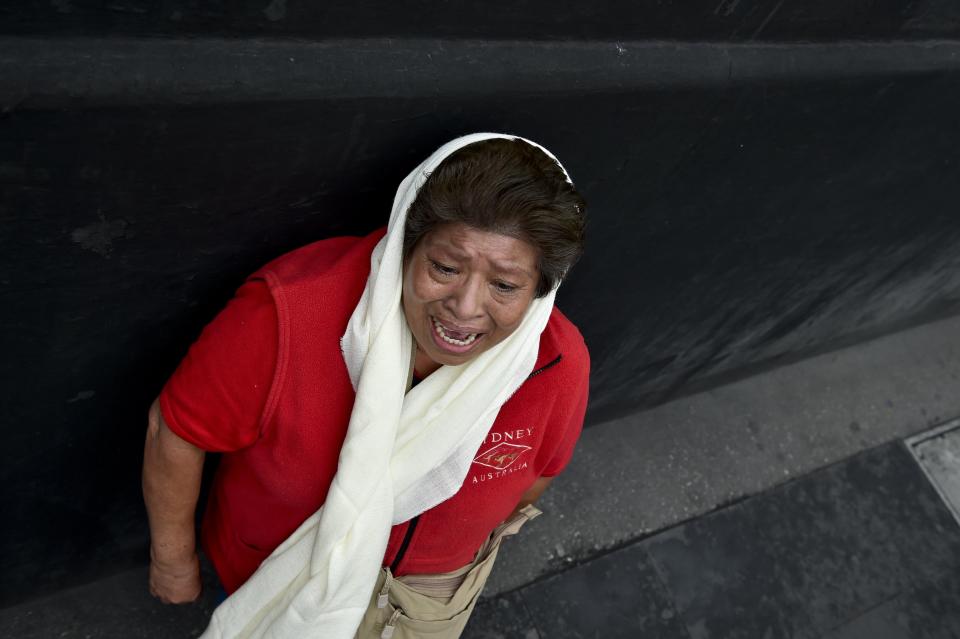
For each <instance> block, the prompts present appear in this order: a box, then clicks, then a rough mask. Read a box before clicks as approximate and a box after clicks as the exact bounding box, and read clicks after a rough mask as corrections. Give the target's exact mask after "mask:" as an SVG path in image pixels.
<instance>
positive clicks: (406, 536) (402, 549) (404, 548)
mask: <svg viewBox="0 0 960 639" xmlns="http://www.w3.org/2000/svg"><path fill="white" fill-rule="evenodd" d="M418 521H420V515H417V516H416V517H414V518H413V519H411V520H410V525H409V526H407V532H406V533H405V534H404V535H403V543H401V544H400V550H398V551H397V556H396V557H394V558H393V563H392V564H390V572H391V573H393V574H397V568H399V567H400V561H401V560H403V556H404V555H405V554H406V552H407V547H408V546H410V540H411V539H412V538H413V531H414V529H415V528H416V527H417V522H418Z"/></svg>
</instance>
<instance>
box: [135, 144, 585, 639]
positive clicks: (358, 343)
mask: <svg viewBox="0 0 960 639" xmlns="http://www.w3.org/2000/svg"><path fill="white" fill-rule="evenodd" d="M583 206H584V205H583V200H582V199H581V198H580V196H579V195H578V194H577V192H576V191H575V190H574V188H573V184H572V182H570V180H569V177H568V176H567V175H566V172H565V171H564V170H563V168H562V167H561V166H560V164H559V163H558V162H557V161H556V159H555V158H554V157H553V156H552V155H550V154H549V152H547V151H546V150H545V149H543V148H542V147H539V146H537V145H535V144H533V143H530V142H528V141H525V140H522V139H520V138H514V137H511V136H503V135H498V134H475V135H471V136H465V137H462V138H458V139H456V140H453V141H451V142H449V143H447V144H446V145H444V146H443V147H441V148H440V149H438V150H437V151H436V152H435V153H434V154H433V155H431V156H430V158H428V159H427V160H426V161H425V162H424V163H423V164H421V165H420V166H419V167H417V169H415V170H414V171H413V172H412V173H411V174H410V175H409V176H408V177H407V178H406V179H405V180H404V182H403V183H402V184H401V186H400V188H399V190H398V192H397V197H396V199H395V200H394V208H393V212H392V214H391V218H390V224H389V226H388V228H387V230H386V233H385V234H384V231H383V230H381V231H378V232H375V233H373V234H371V235H370V236H367V237H365V238H335V239H331V240H324V241H320V242H315V243H313V244H310V245H308V246H305V247H303V248H301V249H298V250H296V251H293V252H292V253H289V254H287V255H285V256H282V257H280V258H278V259H277V260H274V261H273V262H271V263H270V264H268V265H267V266H265V267H264V268H262V269H261V270H259V271H257V272H256V273H254V274H253V275H252V276H251V277H250V278H248V280H247V282H246V283H245V284H244V285H243V286H242V287H241V288H240V290H239V291H238V293H237V296H236V297H235V298H234V300H232V301H231V303H230V304H229V305H228V306H227V308H226V309H224V311H223V312H221V314H220V315H219V316H218V317H217V318H216V319H215V320H214V321H213V322H212V323H211V324H210V325H209V326H208V327H207V328H206V329H205V330H204V333H203V335H201V337H200V339H199V340H198V341H197V343H195V344H194V345H193V346H192V347H191V349H190V352H189V354H188V355H187V357H186V358H185V359H184V361H183V362H182V363H181V365H180V367H179V368H178V369H177V371H176V372H175V373H174V375H173V377H172V378H171V379H170V380H169V381H168V383H167V385H166V386H165V387H164V389H163V391H162V393H161V395H160V397H159V398H158V400H157V402H155V403H154V405H153V407H152V408H151V419H150V424H149V428H148V433H147V443H146V447H145V460H144V473H143V475H144V496H145V500H146V503H147V510H148V515H149V518H150V528H151V536H152V540H151V573H150V584H151V591H152V592H153V593H154V594H155V595H156V596H158V597H159V598H160V599H161V600H163V601H169V602H177V601H190V600H192V599H195V598H196V597H197V596H198V594H199V577H198V568H197V566H198V562H197V557H196V552H195V542H194V537H193V525H192V521H193V509H194V508H195V505H196V500H197V492H198V486H199V478H200V470H201V467H202V463H203V456H204V451H220V452H224V453H225V454H224V455H223V458H222V460H221V464H220V467H219V468H218V471H217V475H216V477H215V479H214V484H213V487H212V491H211V496H210V499H209V501H208V504H207V509H206V512H205V515H204V522H203V530H202V542H203V546H204V549H205V551H206V553H207V554H208V556H209V557H210V559H211V561H212V563H213V565H214V567H215V569H216V571H217V574H218V576H219V578H220V581H221V583H222V584H223V587H224V589H225V590H226V591H227V592H229V593H232V594H231V596H230V597H229V598H228V599H227V600H226V601H225V602H224V603H223V604H222V605H221V606H220V607H219V608H218V609H217V611H216V613H215V614H214V617H213V619H212V621H211V625H210V627H209V628H208V630H207V633H206V635H205V636H211V637H233V636H289V637H304V636H323V637H344V638H348V637H351V636H357V637H364V638H365V637H374V636H376V637H380V636H386V637H389V636H391V635H392V636H394V637H416V636H422V634H424V633H427V632H429V633H433V634H431V636H442V637H457V636H459V634H460V631H461V630H462V629H463V626H464V625H465V623H466V620H467V617H468V616H469V614H470V612H471V611H472V609H473V605H474V604H475V602H476V598H477V596H478V594H479V591H480V589H481V588H482V586H483V582H484V581H485V579H486V576H487V574H488V573H489V569H490V566H491V565H492V563H493V560H494V558H495V556H496V550H497V547H498V545H499V542H500V540H501V539H502V537H503V536H506V535H508V534H512V533H513V532H516V530H517V529H518V528H519V526H520V525H522V523H523V521H525V520H526V519H529V518H531V517H532V516H535V515H536V514H538V512H539V511H536V509H535V508H534V507H533V506H532V503H533V502H534V501H535V500H536V498H537V497H539V495H540V494H541V493H542V492H543V490H544V489H545V488H546V487H547V485H548V484H549V483H550V481H551V479H552V477H553V476H555V475H556V474H557V473H558V472H560V470H562V468H563V467H564V466H565V465H566V463H567V462H568V460H569V458H570V456H571V454H572V452H573V447H574V444H575V442H576V439H577V437H578V436H579V433H580V429H581V426H582V421H583V414H584V410H585V408H586V401H587V380H588V373H589V358H588V355H587V351H586V347H585V346H584V344H583V340H582V337H580V334H579V333H578V332H577V330H576V328H575V327H574V326H573V325H572V324H571V323H570V322H569V321H568V320H567V319H566V318H565V317H563V315H562V314H560V312H559V311H558V310H556V309H555V308H554V307H553V299H554V295H555V291H556V287H557V286H558V285H559V283H560V280H561V279H562V278H563V276H564V275H565V274H566V272H567V271H568V269H569V268H570V267H571V266H572V265H573V263H574V262H575V261H576V259H577V258H578V257H579V255H580V252H581V250H582V248H581V247H582V233H583Z"/></svg>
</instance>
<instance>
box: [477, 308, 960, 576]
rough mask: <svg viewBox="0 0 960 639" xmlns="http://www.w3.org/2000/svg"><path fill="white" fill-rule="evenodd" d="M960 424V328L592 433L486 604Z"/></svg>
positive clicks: (793, 370) (506, 560)
mask: <svg viewBox="0 0 960 639" xmlns="http://www.w3.org/2000/svg"><path fill="white" fill-rule="evenodd" d="M957 416H960V317H955V318H950V319H946V320H942V321H939V322H934V323H930V324H925V325H923V326H918V327H915V328H913V329H910V330H906V331H903V332H900V333H896V334H893V335H888V336H885V337H882V338H879V339H876V340H873V341H870V342H866V343H862V344H858V345H855V346H852V347H849V348H845V349H842V350H839V351H834V352H831V353H827V354H824V355H820V356H817V357H813V358H811V359H807V360H803V361H801V362H798V363H795V364H792V365H789V366H785V367H782V368H779V369H775V370H772V371H769V372H767V373H764V374H762V375H758V376H756V377H750V378H747V379H744V380H741V381H738V382H735V383H732V384H729V385H726V386H723V387H720V388H716V389H713V390H710V391H706V392H703V393H699V394H696V395H692V396H689V397H684V398H682V399H678V400H677V401H673V402H670V403H668V404H664V405H662V406H659V407H657V408H654V409H652V410H648V411H645V412H642V413H639V414H636V415H632V416H630V417H628V418H624V419H620V420H617V421H613V422H609V423H605V424H598V425H594V426H592V427H591V428H588V429H587V430H586V431H585V432H584V434H583V436H582V438H581V440H580V444H579V445H578V448H577V452H576V454H575V455H574V459H573V462H572V463H571V465H570V467H569V468H568V469H567V471H566V472H565V473H564V474H562V475H561V476H560V477H558V478H557V480H556V481H555V482H554V484H553V485H552V486H551V488H550V489H549V491H547V493H546V494H545V495H544V497H543V498H542V500H541V508H542V509H543V510H544V513H545V514H544V516H542V517H540V518H538V519H536V520H534V521H533V522H531V523H530V524H529V525H528V526H527V527H525V528H524V531H523V534H522V535H519V536H518V537H517V538H516V539H514V540H512V543H511V544H509V545H508V546H506V547H504V549H503V551H502V552H501V555H500V558H499V560H498V562H497V567H496V570H495V571H494V573H493V575H492V576H491V580H490V582H489V584H488V586H487V590H486V593H487V594H488V595H495V594H498V593H502V592H505V591H508V590H511V589H513V588H517V587H519V586H521V585H523V584H526V583H530V582H531V581H533V580H535V579H538V578H541V577H544V576H546V575H549V574H551V573H553V572H556V571H557V570H560V569H562V568H563V567H564V566H569V565H572V564H574V563H580V562H583V561H585V560H587V559H589V558H590V557H591V556H593V555H596V554H601V553H603V552H605V551H606V550H609V549H611V548H615V547H617V546H620V545H622V544H624V543H626V542H628V541H630V540H633V539H636V538H638V537H642V536H645V535H649V534H650V533H652V532H654V531H657V530H661V529H664V528H667V527H670V526H673V525H675V524H678V523H680V522H683V521H685V520H687V519H691V518H694V517H697V516H699V515H702V514H704V513H708V512H710V511H712V510H714V509H716V508H718V507H719V506H722V505H724V504H727V503H730V502H732V501H735V500H737V499H741V498H743V497H746V496H749V495H753V494H757V493H760V492H762V491H764V490H766V489H768V488H771V487H772V486H775V485H777V484H780V483H782V482H784V481H787V480H789V479H791V478H795V477H798V476H800V475H803V474H806V473H809V472H811V471H813V470H815V469H817V468H821V467H823V466H826V465H829V464H831V463H834V462H837V461H839V460H842V459H844V458H847V457H849V456H851V455H854V454H856V453H857V452H859V451H862V450H866V449H869V448H872V447H874V446H877V445H880V444H883V443H886V442H889V441H893V440H895V439H900V438H903V437H907V436H910V435H914V434H916V433H919V432H921V431H924V430H927V429H929V428H931V427H932V426H935V425H938V424H940V423H942V422H944V421H946V420H948V419H949V418H952V417H957Z"/></svg>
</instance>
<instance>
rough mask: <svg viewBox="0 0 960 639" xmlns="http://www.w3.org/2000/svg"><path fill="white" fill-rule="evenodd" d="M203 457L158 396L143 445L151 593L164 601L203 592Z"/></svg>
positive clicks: (186, 598) (186, 599) (190, 597)
mask: <svg viewBox="0 0 960 639" xmlns="http://www.w3.org/2000/svg"><path fill="white" fill-rule="evenodd" d="M204 456H205V453H204V451H203V450H201V449H199V448H197V447H196V446H194V445H193V444H191V443H189V442H187V441H185V440H183V439H182V438H180V437H178V436H177V435H176V434H175V433H173V432H172V431H171V430H170V429H169V428H168V427H167V425H166V423H164V421H163V416H162V415H161V414H160V404H159V402H158V401H154V402H153V405H151V406H150V415H149V419H148V422H147V439H146V443H145V444H144V447H143V499H144V502H145V503H146V506H147V517H148V519H149V521H150V593H151V594H152V595H154V596H155V597H157V598H158V599H160V601H162V602H164V603H187V602H190V601H194V600H196V599H197V597H199V596H200V589H201V586H200V563H199V560H198V558H197V549H196V532H195V524H194V516H195V512H196V508H197V498H198V496H199V494H200V479H201V476H202V471H203V460H204Z"/></svg>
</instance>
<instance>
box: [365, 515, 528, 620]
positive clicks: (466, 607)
mask: <svg viewBox="0 0 960 639" xmlns="http://www.w3.org/2000/svg"><path fill="white" fill-rule="evenodd" d="M540 514H541V513H540V510H539V509H537V507H536V506H532V505H530V506H525V507H524V508H522V509H521V510H520V511H519V512H518V513H517V514H515V515H514V516H513V517H511V518H510V519H509V520H507V521H505V522H504V523H502V524H500V525H499V526H498V527H497V528H496V529H495V530H494V531H493V533H491V534H490V537H489V538H488V539H487V541H486V542H484V544H483V546H481V548H480V550H479V551H477V556H476V558H475V559H474V560H473V562H471V563H469V564H467V565H466V566H464V567H462V568H459V569H457V570H454V571H453V572H448V573H443V574H438V575H404V576H403V577H399V578H396V577H394V576H393V574H392V573H391V572H390V568H388V567H387V568H382V569H381V570H380V576H379V578H378V579H377V585H376V587H375V588H374V589H373V594H372V596H371V597H370V604H369V605H368V606H367V611H366V613H365V614H364V616H363V621H361V622H360V627H359V628H358V629H357V634H356V636H355V639H419V638H421V637H427V638H429V639H457V638H458V637H459V636H460V633H462V632H463V629H464V627H466V625H467V620H468V619H469V618H470V613H472V612H473V607H474V606H475V605H476V603H477V599H478V598H479V596H480V591H481V590H483V585H484V584H485V583H486V581H487V577H489V576H490V571H491V570H492V568H493V563H494V561H496V558H497V552H498V551H499V550H500V542H502V541H503V539H504V538H505V537H509V536H510V535H515V534H517V532H519V530H520V528H521V527H522V526H523V525H524V524H525V523H526V522H528V521H530V520H531V519H534V518H536V517H538V516H539V515H540Z"/></svg>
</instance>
